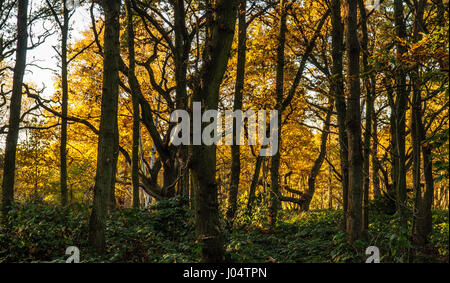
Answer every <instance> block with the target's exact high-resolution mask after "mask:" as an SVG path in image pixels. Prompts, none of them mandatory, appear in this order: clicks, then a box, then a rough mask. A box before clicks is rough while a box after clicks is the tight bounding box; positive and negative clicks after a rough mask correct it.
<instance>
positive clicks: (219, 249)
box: [0, 0, 449, 262]
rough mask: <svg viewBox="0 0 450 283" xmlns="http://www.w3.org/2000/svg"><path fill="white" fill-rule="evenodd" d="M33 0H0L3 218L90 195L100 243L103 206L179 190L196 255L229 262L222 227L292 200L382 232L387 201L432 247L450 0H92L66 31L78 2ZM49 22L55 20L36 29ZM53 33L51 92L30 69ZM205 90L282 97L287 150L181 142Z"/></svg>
mask: <svg viewBox="0 0 450 283" xmlns="http://www.w3.org/2000/svg"><path fill="white" fill-rule="evenodd" d="M122 2H123V3H122ZM18 3H20V5H21V6H17V5H18ZM24 3H25V4H26V2H22V1H19V2H17V5H16V3H14V1H2V2H1V4H2V5H1V6H0V12H1V13H0V16H1V17H0V19H1V21H0V27H1V33H0V39H1V40H0V51H1V52H0V70H1V72H0V76H1V78H2V82H1V86H2V88H1V97H0V113H2V114H3V115H2V117H1V118H0V123H1V124H0V135H1V136H2V138H0V141H3V143H4V145H5V146H4V148H5V149H6V150H4V151H2V152H0V153H1V154H0V160H2V162H3V163H4V164H5V165H4V166H3V167H2V170H3V174H2V176H3V177H2V182H3V187H4V188H3V189H2V193H3V197H2V200H3V205H2V208H3V210H4V212H3V214H2V215H3V216H4V215H5V214H7V208H8V207H9V206H10V205H11V204H12V202H13V201H14V200H17V201H20V202H21V201H24V200H26V199H28V198H32V196H33V197H34V199H35V200H37V199H39V200H40V201H44V202H47V203H61V204H62V205H63V206H65V205H67V204H76V203H83V204H86V205H91V204H93V209H92V215H91V219H90V242H91V245H92V246H94V247H96V249H97V250H98V251H99V252H103V251H104V249H105V225H106V222H107V221H109V220H108V219H109V217H107V215H109V214H108V213H109V212H112V211H114V210H115V209H117V208H119V209H123V208H129V207H134V208H136V209H138V208H143V207H146V206H148V205H149V204H152V203H153V204H154V203H156V202H157V201H166V200H169V199H171V198H173V197H176V196H177V197H183V198H184V199H185V200H187V202H186V203H183V204H182V205H186V206H190V207H191V208H193V209H194V211H195V223H196V230H197V231H196V233H197V240H198V244H199V246H200V247H201V249H199V250H200V251H201V257H202V260H203V261H205V262H220V261H223V260H224V258H225V256H224V255H225V254H226V252H224V250H225V246H224V241H225V239H224V233H228V232H230V233H233V232H235V231H236V230H238V228H239V227H240V225H242V224H243V223H245V224H248V225H255V226H259V227H262V228H264V229H266V228H268V229H270V230H272V232H273V233H276V228H277V224H278V223H279V222H280V221H285V214H284V212H285V211H289V212H290V213H294V212H295V213H297V212H298V213H300V212H308V211H311V210H318V209H330V210H343V211H344V213H343V217H342V218H343V219H340V221H342V225H340V226H342V227H339V228H340V229H341V230H342V231H345V232H346V233H347V234H348V236H349V237H348V238H346V239H347V240H349V241H350V242H351V243H353V242H356V241H357V240H361V239H364V238H369V239H370V237H372V236H373V233H374V230H373V229H375V228H374V225H370V224H371V223H373V221H374V219H375V218H374V217H375V216H374V215H373V214H372V211H373V210H374V209H377V208H380V209H381V210H382V211H383V215H384V214H390V215H391V216H392V217H393V218H392V219H391V220H392V223H393V224H392V227H395V229H398V231H397V232H398V233H399V235H401V237H404V238H405V239H409V238H413V239H414V241H413V243H414V244H415V245H416V247H421V248H422V247H424V246H426V245H427V244H428V243H429V240H430V237H429V236H430V234H431V233H432V232H433V226H432V210H433V209H448V178H449V176H448V175H449V171H448V168H449V166H448V164H449V161H448V149H447V148H448V75H447V74H446V71H448V40H447V36H448V11H447V9H446V8H448V6H447V5H448V3H444V2H443V1H440V0H436V1H428V2H426V1H402V0H392V1H383V3H382V5H381V7H380V9H379V10H372V9H367V7H366V5H365V4H366V3H365V2H364V1H362V0H355V1H352V0H346V1H340V0H324V1H287V0H285V1H259V0H247V1H244V0H236V1H218V0H216V1H209V0H202V1H196V0H193V1H181V0H176V1H175V0H173V1H172V0H171V1H137V0H127V1H119V0H115V1H102V2H101V5H98V3H91V2H86V3H84V2H83V5H82V7H80V8H76V9H84V11H86V13H85V14H84V16H88V17H89V18H83V20H84V21H89V22H90V28H89V29H87V30H84V31H83V33H82V37H81V38H77V39H76V40H74V41H73V42H71V39H70V36H69V35H70V28H69V27H70V26H69V18H70V17H71V15H72V14H71V13H76V10H75V11H68V10H67V9H64V6H63V5H60V4H61V3H59V1H46V3H45V4H46V5H43V6H42V7H40V8H39V9H38V10H36V11H35V12H34V13H29V14H26V13H25V12H26V11H28V10H30V9H27V8H24V7H23V5H24ZM16 6H17V9H16ZM11 15H17V16H19V17H18V19H19V20H21V21H22V23H21V24H18V25H17V35H15V34H14V33H10V32H9V31H10V30H14V23H13V22H12V21H11V20H8V18H12V17H11ZM75 15H76V14H75ZM72 17H75V18H76V16H72ZM44 21H50V22H51V23H52V25H51V26H52V28H53V30H48V31H46V32H44V33H43V34H42V35H40V34H38V33H36V32H35V33H31V34H29V35H27V29H26V27H27V25H28V27H30V26H31V23H33V22H39V23H41V22H44ZM74 22H75V20H74ZM71 25H72V24H71ZM53 32H55V33H56V32H57V33H58V35H59V36H60V38H59V39H58V40H59V41H60V42H61V46H58V48H57V49H56V50H57V52H55V55H57V56H58V57H60V58H61V66H60V67H61V68H60V70H58V73H57V76H55V91H54V93H49V92H47V91H46V90H45V89H41V88H39V87H40V86H38V85H35V84H32V83H30V82H28V81H27V78H26V77H25V80H24V81H23V82H22V79H21V77H23V76H24V70H25V67H26V64H27V61H26V56H25V55H26V51H27V48H26V46H27V42H26V39H27V38H30V40H29V42H30V44H31V45H32V46H31V47H33V46H35V45H36V44H41V43H42V42H44V39H45V38H46V37H47V36H48V35H47V34H50V33H53ZM11 34H12V35H11ZM36 38H38V39H41V40H37V41H36ZM15 45H17V47H15ZM13 54H15V56H16V58H15V60H13V57H12V55H13ZM344 59H345V60H344ZM28 64H29V66H30V65H37V63H30V62H28ZM41 67H42V68H45V67H44V66H41ZM22 92H23V93H25V94H26V97H24V99H23V100H20V99H19V98H20V97H21V95H22ZM194 102H201V103H202V105H203V109H202V110H221V111H224V110H227V109H234V110H242V111H246V110H249V109H251V110H273V109H276V110H278V111H279V116H278V118H279V125H278V129H279V131H280V133H281V134H280V135H279V144H280V150H279V152H278V153H277V155H275V156H273V157H263V156H260V155H259V152H260V150H261V145H258V146H249V145H244V146H233V147H227V146H217V147H216V146H206V145H202V146H180V147H176V146H174V145H173V144H172V143H171V137H170V133H171V130H172V129H173V127H174V123H170V114H171V113H172V112H173V111H175V110H187V111H189V112H192V111H193V103H194ZM8 105H10V107H9V108H8ZM7 115H9V117H11V118H10V119H12V120H10V121H6V118H5V117H7ZM205 126H207V123H206V122H205V123H203V125H202V128H204V127H205ZM198 130H201V129H195V128H194V127H192V129H191V132H192V137H193V138H195V137H198V135H199V133H198ZM19 131H20V134H19ZM22 133H23V135H24V137H22V136H21V135H22ZM233 136H234V139H236V138H237V136H236V133H233ZM245 138H246V140H248V139H249V138H250V137H249V136H248V134H247V136H246V137H245ZM3 143H2V144H3ZM16 147H17V149H16ZM15 152H17V157H15V156H14V155H15ZM16 159H17V162H16ZM3 163H2V164H3ZM14 163H17V164H19V165H20V166H18V167H17V172H18V173H19V174H17V175H16V179H17V182H16V183H15V184H14V176H15V174H14V170H15V168H16V167H15V166H14ZM58 168H59V170H58ZM94 172H95V173H94ZM14 188H15V190H16V192H17V194H15V195H16V197H15V199H14V195H13V192H14ZM37 192H38V193H37ZM180 205H181V204H180ZM311 213H313V212H311ZM111 217H112V216H111ZM225 218H226V219H227V222H226V224H228V225H224V226H225V227H226V228H228V229H226V231H224V230H223V229H222V226H223V224H225V223H222V219H224V220H225ZM391 220H390V221H391ZM397 224H398V225H397ZM272 232H271V233H272ZM402 239H403V238H402Z"/></svg>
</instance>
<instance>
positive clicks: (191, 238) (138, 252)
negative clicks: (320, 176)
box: [0, 198, 449, 263]
mask: <svg viewBox="0 0 450 283" xmlns="http://www.w3.org/2000/svg"><path fill="white" fill-rule="evenodd" d="M183 203H185V200H183V199H180V198H175V199H172V200H168V201H163V202H160V203H158V204H156V205H154V206H152V207H151V208H150V209H149V210H148V211H147V210H120V211H117V212H115V213H113V215H112V216H111V217H110V219H109V220H108V222H107V230H106V233H107V255H106V256H105V257H103V258H99V257H98V256H96V255H95V253H94V252H93V251H91V250H90V249H89V248H88V244H87V239H88V220H89V210H88V209H87V208H85V207H81V206H74V207H72V208H70V209H62V208H60V207H51V206H46V205H41V204H34V203H24V204H17V205H16V206H15V207H14V209H13V210H12V211H11V212H10V214H9V215H8V221H9V224H10V225H9V227H10V228H9V229H10V230H9V231H7V230H6V229H5V228H4V227H3V228H2V227H0V262H65V259H66V258H67V256H66V255H64V254H65V250H66V248H67V247H69V246H76V247H78V248H79V249H80V258H81V261H82V262H147V263H156V262H163V263H172V262H189V263H193V262H199V260H200V250H199V248H198V245H197V244H196V240H195V229H194V214H193V212H192V210H190V209H189V208H187V207H186V206H185V205H183ZM372 214H373V215H371V225H370V232H369V235H368V237H367V240H365V241H358V242H356V243H354V245H352V246H350V245H349V244H348V243H347V241H346V235H345V234H343V233H342V232H341V223H342V212H341V211H312V212H309V213H303V214H298V213H296V212H290V211H283V212H281V214H280V221H279V224H278V225H277V227H276V228H275V229H274V231H272V232H268V230H267V229H266V228H264V227H262V226H263V225H256V224H253V225H249V224H243V222H239V221H236V223H235V226H234V229H233V231H232V232H228V231H226V232H225V246H226V253H227V258H228V260H230V261H232V262H243V263H248V262H251V263H260V262H286V263H290V262H296V263H306V262H307V263H314V262H339V263H341V262H365V260H366V258H367V256H366V255H365V249H366V248H367V247H368V246H377V247H378V248H379V249H380V254H381V261H382V262H411V261H413V262H448V251H449V228H448V227H449V219H448V212H447V211H439V212H434V214H433V223H434V224H433V234H432V236H431V239H430V246H429V247H428V248H427V249H425V250H423V251H420V252H419V251H416V250H414V248H413V247H412V246H411V244H410V238H409V232H408V230H406V231H403V230H402V228H401V226H400V225H398V221H397V218H396V216H395V215H391V216H389V215H386V214H380V213H372Z"/></svg>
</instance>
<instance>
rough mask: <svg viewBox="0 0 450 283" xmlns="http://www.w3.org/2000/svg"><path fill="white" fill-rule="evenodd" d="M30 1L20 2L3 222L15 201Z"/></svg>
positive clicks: (7, 139) (3, 199)
mask: <svg viewBox="0 0 450 283" xmlns="http://www.w3.org/2000/svg"><path fill="white" fill-rule="evenodd" d="M27 22H28V0H22V1H18V10H17V47H16V48H17V49H16V64H15V66H14V75H13V87H12V93H11V102H10V107H9V124H8V134H7V136H6V147H5V160H4V164H3V182H2V212H3V220H5V219H6V217H5V215H7V214H8V212H9V210H10V208H11V204H12V202H13V201H14V178H15V171H16V149H17V140H18V138H19V125H20V112H21V108H22V84H23V76H24V73H25V67H26V58H27V44H28V32H27V24H28V23H27Z"/></svg>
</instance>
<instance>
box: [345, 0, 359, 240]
mask: <svg viewBox="0 0 450 283" xmlns="http://www.w3.org/2000/svg"><path fill="white" fill-rule="evenodd" d="M357 5H358V2H357V0H347V1H346V9H347V10H346V12H347V13H346V14H347V15H346V18H345V24H346V38H347V40H346V43H347V44H346V48H347V68H348V75H347V76H348V86H349V93H350V96H349V99H348V110H347V119H346V125H347V135H348V160H349V186H348V193H349V202H348V204H349V206H348V215H347V233H348V234H349V236H350V239H349V240H350V242H352V243H353V242H354V241H356V240H358V239H360V238H361V233H362V193H363V186H362V185H363V172H362V167H363V156H362V144H361V143H362V142H361V112H360V107H361V106H360V98H361V85H360V77H359V71H360V69H359V55H360V48H359V41H358V20H357Z"/></svg>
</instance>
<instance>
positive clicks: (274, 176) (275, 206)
mask: <svg viewBox="0 0 450 283" xmlns="http://www.w3.org/2000/svg"><path fill="white" fill-rule="evenodd" d="M287 4H288V3H287V2H285V0H280V9H281V11H280V22H279V33H278V47H277V72H276V73H277V74H276V91H275V94H276V102H277V105H276V109H277V110H278V111H279V112H278V125H277V128H278V131H279V133H281V122H282V119H281V116H282V111H280V110H281V107H282V104H283V93H284V51H285V43H286V30H287V27H286V16H287V15H286V5H287ZM278 147H279V149H281V134H278ZM280 160H281V154H280V150H278V152H277V153H276V154H275V155H274V156H272V159H271V166H270V177H271V186H270V206H269V226H270V229H273V228H274V227H275V224H276V221H277V216H278V210H279V209H280V206H281V201H280V180H279V174H280V173H279V169H280Z"/></svg>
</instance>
